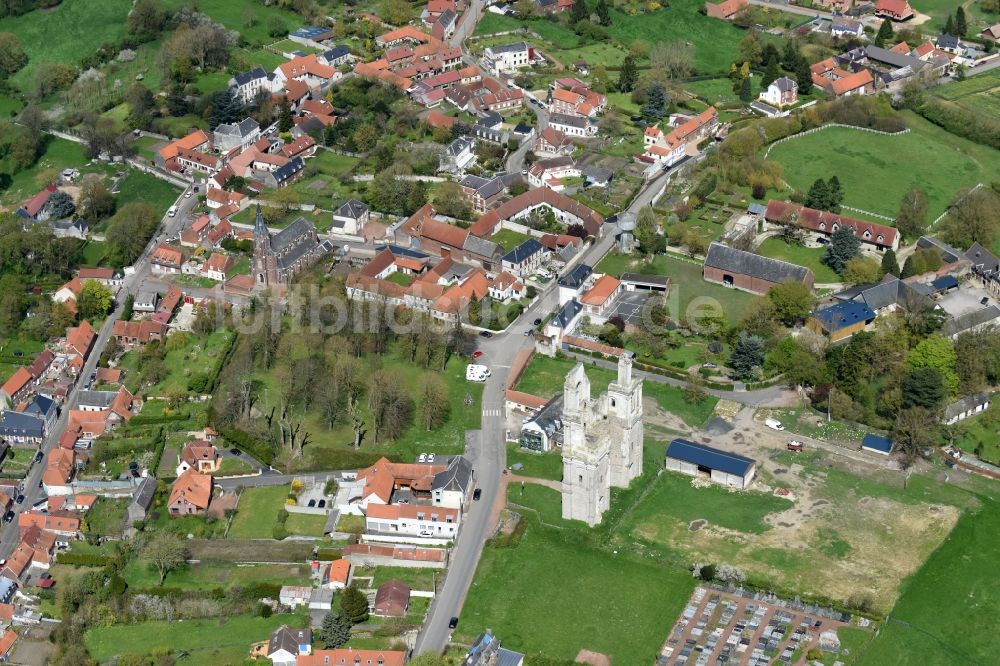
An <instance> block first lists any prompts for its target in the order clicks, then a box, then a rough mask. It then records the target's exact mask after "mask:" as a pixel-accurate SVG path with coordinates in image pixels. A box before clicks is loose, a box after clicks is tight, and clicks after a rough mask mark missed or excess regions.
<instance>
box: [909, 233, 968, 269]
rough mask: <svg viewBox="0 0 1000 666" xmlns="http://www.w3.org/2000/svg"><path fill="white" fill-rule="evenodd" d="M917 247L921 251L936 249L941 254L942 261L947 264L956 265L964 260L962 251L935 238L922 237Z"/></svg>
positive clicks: (918, 240)
mask: <svg viewBox="0 0 1000 666" xmlns="http://www.w3.org/2000/svg"><path fill="white" fill-rule="evenodd" d="M917 247H919V248H921V249H928V248H934V249H935V250H937V251H938V252H940V253H941V259H942V261H944V263H946V264H951V263H954V262H956V261H958V260H959V259H961V258H962V252H961V250H957V249H955V248H954V247H952V246H951V245H948V244H947V243H945V242H944V241H943V240H940V239H937V238H934V237H933V236H921V237H920V238H918V239H917Z"/></svg>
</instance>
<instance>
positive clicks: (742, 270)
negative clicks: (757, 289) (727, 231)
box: [705, 243, 812, 284]
mask: <svg viewBox="0 0 1000 666" xmlns="http://www.w3.org/2000/svg"><path fill="white" fill-rule="evenodd" d="M705 266H709V267H711V268H718V269H720V270H724V271H729V272H731V273H739V274H741V275H750V276H752V277H756V278H760V279H762V280H767V281H768V282H774V283H776V284H777V283H779V282H782V281H784V280H796V281H798V282H802V281H804V280H806V279H807V278H808V277H809V276H810V275H811V274H812V272H811V271H810V270H809V269H808V268H805V267H803V266H796V265H795V264H790V263H788V262H787V261H780V260H778V259H769V258H768V257H762V256H760V255H757V254H754V253H752V252H744V251H743V250H737V249H736V248H733V247H729V246H728V245H723V244H721V243H712V244H711V245H709V246H708V254H707V255H706V256H705Z"/></svg>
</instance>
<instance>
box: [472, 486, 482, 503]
mask: <svg viewBox="0 0 1000 666" xmlns="http://www.w3.org/2000/svg"><path fill="white" fill-rule="evenodd" d="M482 496H483V489H482V488H476V489H475V491H473V493H472V499H474V500H476V501H477V502H478V501H479V498H480V497H482Z"/></svg>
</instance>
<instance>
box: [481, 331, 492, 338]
mask: <svg viewBox="0 0 1000 666" xmlns="http://www.w3.org/2000/svg"><path fill="white" fill-rule="evenodd" d="M479 337H481V338H492V337H493V334H492V333H490V332H489V331H479Z"/></svg>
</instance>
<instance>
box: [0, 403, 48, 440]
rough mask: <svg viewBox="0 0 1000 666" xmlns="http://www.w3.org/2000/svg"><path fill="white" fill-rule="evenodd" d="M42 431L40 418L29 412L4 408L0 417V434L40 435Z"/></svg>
mask: <svg viewBox="0 0 1000 666" xmlns="http://www.w3.org/2000/svg"><path fill="white" fill-rule="evenodd" d="M43 431H44V426H43V423H42V420H41V419H40V418H38V417H35V416H31V415H30V414H22V413H21V412H15V411H12V410H9V409H8V410H6V411H5V412H4V413H3V417H2V418H0V436H3V437H41V436H42V434H43Z"/></svg>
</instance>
